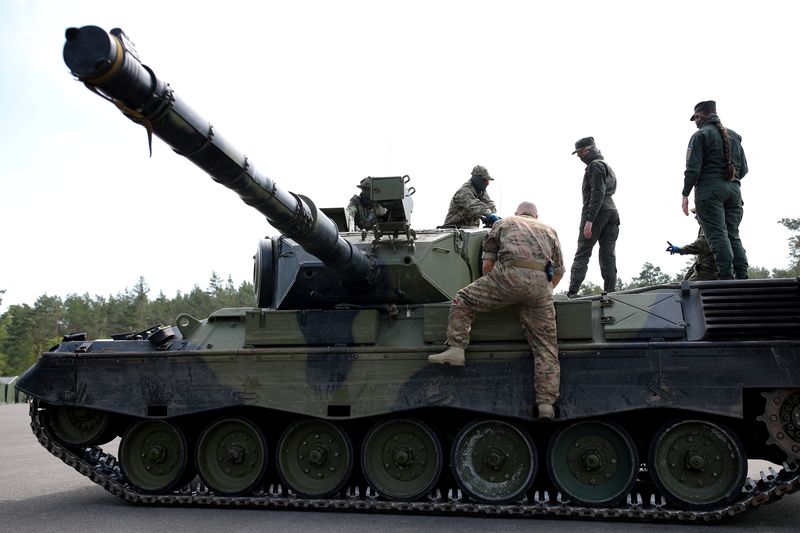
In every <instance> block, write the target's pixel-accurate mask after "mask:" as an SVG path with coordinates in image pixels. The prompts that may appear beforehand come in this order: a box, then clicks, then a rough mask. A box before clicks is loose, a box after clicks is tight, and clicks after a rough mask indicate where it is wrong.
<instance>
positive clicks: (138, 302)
mask: <svg viewBox="0 0 800 533" xmlns="http://www.w3.org/2000/svg"><path fill="white" fill-rule="evenodd" d="M778 223H779V224H782V225H783V226H784V227H785V228H786V229H788V230H789V231H790V232H792V235H791V236H790V237H789V261H790V264H789V266H788V268H773V269H772V270H768V269H767V268H763V267H750V271H749V276H750V277H751V278H768V277H772V278H793V277H798V276H800V218H795V219H789V218H784V219H781V220H779V221H778ZM691 263H692V261H691V260H689V261H688V262H687V264H686V266H685V268H684V269H683V271H682V272H679V273H677V274H675V275H669V274H667V273H665V272H663V271H662V269H661V267H658V266H655V265H653V264H652V263H645V264H644V265H642V269H641V271H640V272H639V275H638V276H635V277H633V278H632V279H631V280H630V281H629V282H628V283H625V282H623V281H622V280H621V279H620V280H617V289H618V290H622V289H633V288H638V287H649V286H652V285H660V284H664V283H672V282H676V281H680V280H681V279H682V278H683V274H684V273H685V272H686V270H687V269H688V268H689V266H690V264H691ZM601 290H602V288H601V287H599V286H598V285H595V284H593V283H590V282H586V283H584V285H583V287H582V291H581V294H582V295H589V294H599V293H600V292H601ZM149 292H150V288H149V287H148V286H147V282H146V281H145V280H144V278H143V277H140V278H139V279H138V280H137V281H136V283H135V284H134V286H133V288H131V289H125V290H124V291H122V292H120V293H119V294H117V295H116V296H108V297H103V296H94V297H92V296H90V295H89V294H82V295H79V294H69V295H67V296H66V297H65V298H61V297H60V296H48V295H46V294H44V295H42V296H39V298H37V299H36V301H35V302H34V304H33V305H32V306H30V305H28V304H20V305H11V306H9V308H8V310H7V311H6V312H5V313H3V314H2V315H0V375H3V376H7V375H12V376H13V375H16V374H20V373H22V372H23V371H25V369H27V368H28V367H29V366H31V365H32V364H33V363H34V361H36V358H37V357H38V356H39V354H41V353H43V352H46V351H47V350H48V349H49V348H51V347H52V346H54V345H55V344H57V343H58V342H60V341H61V338H62V337H63V336H64V335H66V334H69V333H77V332H85V333H86V334H87V335H88V338H90V339H98V338H108V337H109V336H110V335H112V334H117V333H127V332H135V331H144V330H145V329H147V328H149V327H151V326H154V325H156V324H165V325H166V324H172V323H173V321H174V320H175V317H177V316H178V315H179V314H181V313H188V314H190V315H192V316H195V317H197V318H205V317H207V316H208V315H209V314H211V313H212V312H213V311H216V310H217V309H221V308H223V307H252V306H253V305H254V302H255V297H254V293H253V285H252V284H251V283H249V282H242V283H241V284H240V285H239V286H238V287H236V286H235V285H234V283H233V280H232V279H231V277H230V276H228V279H227V280H223V279H222V278H220V277H219V276H218V275H217V274H216V273H214V272H212V273H211V278H210V279H209V282H208V286H207V288H206V289H201V288H200V287H199V286H197V285H195V286H194V288H193V289H192V290H191V291H190V292H189V293H187V294H182V293H181V292H178V293H177V294H176V295H175V297H174V298H167V297H166V296H165V295H164V293H163V292H162V293H160V294H159V295H158V296H157V297H155V298H154V299H151V298H150V297H149ZM4 293H5V290H3V289H0V303H2V296H3V294H4Z"/></svg>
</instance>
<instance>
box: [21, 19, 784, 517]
mask: <svg viewBox="0 0 800 533" xmlns="http://www.w3.org/2000/svg"><path fill="white" fill-rule="evenodd" d="M66 39H67V40H66V44H65V47H64V59H65V62H66V64H67V66H68V67H69V69H70V71H71V72H72V73H73V75H74V76H75V77H76V78H77V79H78V80H79V81H81V82H83V83H84V84H86V85H87V87H89V88H90V89H91V90H92V91H93V92H95V93H98V94H99V95H101V96H102V97H103V98H104V99H106V100H109V101H111V102H112V103H114V104H115V105H116V106H117V107H118V108H119V109H120V110H121V111H122V112H123V114H125V115H126V116H127V117H128V118H130V119H132V120H133V121H134V122H136V123H138V124H141V125H144V126H145V127H146V129H147V131H148V132H151V133H152V134H153V135H155V136H156V137H158V138H160V139H162V140H163V141H164V142H166V143H167V144H168V145H169V146H170V147H171V148H172V149H173V150H174V151H175V152H177V153H178V154H179V155H182V156H184V157H186V158H187V159H189V160H190V161H192V162H193V163H195V164H196V165H198V166H199V167H201V168H202V169H203V170H205V171H206V172H207V173H208V174H209V175H210V176H211V178H212V179H213V180H215V181H217V182H218V183H220V184H221V185H223V186H225V187H227V188H229V189H231V190H233V191H235V192H236V193H237V194H238V195H239V196H240V197H241V198H242V200H243V201H244V203H246V204H248V205H250V206H251V207H253V208H254V209H257V210H258V211H259V212H260V213H262V214H263V215H264V216H265V217H266V218H267V221H268V222H269V223H270V224H271V225H272V226H273V227H274V228H276V229H277V230H278V231H279V232H280V235H277V236H275V237H272V238H270V239H264V240H262V241H261V242H260V243H259V245H258V247H257V253H256V256H255V268H254V281H255V286H256V293H257V294H256V299H255V304H256V305H255V306H254V307H253V308H233V309H221V310H219V311H217V312H214V313H212V314H211V315H210V316H209V317H207V318H205V319H202V320H200V319H197V318H195V317H192V316H190V315H189V314H182V315H180V316H178V317H177V319H176V323H175V325H172V326H163V325H155V326H153V327H152V328H150V329H148V330H146V331H142V332H137V333H123V334H120V335H118V336H115V337H113V338H112V339H97V340H90V339H87V338H86V336H85V335H82V334H75V335H70V336H67V337H65V338H64V339H63V341H62V342H61V343H59V344H58V345H57V346H55V347H53V348H52V349H51V350H50V351H48V352H47V353H44V354H42V356H41V357H40V358H39V360H38V361H37V362H36V363H35V365H34V366H33V367H31V368H30V369H29V370H28V371H27V372H26V373H25V374H24V375H23V376H22V377H21V378H20V379H19V382H18V385H17V387H18V388H19V390H21V391H22V392H24V393H25V394H27V395H28V396H29V397H31V398H32V403H31V419H32V428H33V431H34V433H35V435H36V436H37V438H38V440H39V442H40V443H41V444H42V445H43V446H44V447H45V448H46V449H47V450H48V451H50V452H51V453H52V454H54V455H55V456H57V457H59V458H61V459H62V460H63V461H64V462H65V463H66V464H68V465H70V466H72V467H73V468H75V469H76V470H77V471H78V472H80V473H82V474H83V475H85V476H88V477H89V478H90V479H92V480H93V481H95V482H96V483H98V484H99V485H101V486H102V487H104V488H105V489H106V490H108V491H109V492H111V493H112V494H115V495H118V496H121V497H123V498H124V499H125V500H127V501H132V502H140V503H152V504H159V505H187V504H190V505H201V506H203V505H216V506H221V505H225V506H237V507H270V508H294V509H305V508H312V509H327V510H359V511H360V510H363V511H391V512H408V513H451V514H490V515H514V516H547V515H552V516H571V517H573V518H579V519H584V520H585V519H591V518H616V519H631V520H695V521H712V520H720V519H723V518H729V517H732V516H735V515H738V514H741V513H743V512H746V511H749V510H752V509H755V508H757V507H758V506H760V505H762V504H764V503H768V502H772V501H774V500H776V499H778V498H780V497H781V496H783V495H785V494H788V493H790V492H793V491H795V490H797V488H798V487H799V486H800V475H799V474H798V470H797V466H796V462H797V460H798V459H800V280H798V279H765V280H740V281H714V282H695V283H689V282H683V283H681V284H670V285H660V286H654V287H648V288H645V289H639V290H632V291H621V292H616V293H609V294H602V295H599V296H594V297H585V298H578V299H574V300H567V299H559V298H558V297H557V298H556V311H557V331H558V339H559V354H560V360H561V365H562V370H561V380H562V381H561V397H560V399H559V401H558V403H557V406H556V407H557V420H556V421H555V422H543V421H538V420H536V419H535V418H534V416H533V415H534V408H535V407H534V403H533V398H534V394H533V392H534V391H533V384H532V374H533V362H532V357H531V353H530V348H529V346H528V344H527V342H526V341H525V337H524V335H523V332H522V330H521V326H520V323H519V320H518V317H517V315H516V310H515V309H514V308H513V307H512V308H507V309H503V310H499V311H496V312H492V313H485V314H479V315H478V317H477V320H476V321H475V324H474V326H473V329H472V336H471V344H470V345H469V347H468V350H467V364H466V366H464V367H450V366H440V365H430V364H428V363H427V356H428V355H430V354H433V353H437V352H440V351H441V350H443V349H444V347H443V343H444V341H445V338H446V335H445V330H446V324H447V317H448V310H449V301H450V300H451V299H452V298H453V296H454V295H455V293H456V291H457V290H458V289H460V288H461V287H463V286H465V285H467V284H468V283H469V282H471V281H472V280H474V279H476V278H477V277H479V276H480V275H481V272H480V251H481V243H482V239H483V237H484V236H485V235H486V233H487V230H486V229H483V228H438V229H432V230H420V229H412V225H411V213H412V207H413V206H412V202H411V196H412V195H413V192H414V189H413V187H410V186H409V178H408V177H407V176H389V177H372V178H369V179H368V180H367V182H366V183H367V184H368V186H369V190H370V194H371V195H372V198H373V200H374V201H376V202H378V203H381V204H382V205H383V206H384V207H385V208H386V214H385V215H383V216H382V218H381V221H380V222H379V224H378V225H377V226H376V228H375V229H374V230H373V231H370V232H366V231H362V232H350V231H346V230H347V224H346V223H345V222H343V217H344V210H343V209H334V210H322V209H318V208H317V207H316V206H315V205H314V203H313V201H312V200H310V199H309V198H307V197H305V196H302V195H300V194H295V193H291V192H287V191H283V190H282V189H280V188H279V187H278V186H277V184H276V182H275V181H274V180H272V179H270V178H268V177H267V176H265V175H264V174H262V173H261V172H260V171H258V170H257V169H256V167H255V166H254V164H253V163H252V162H251V161H250V159H249V158H247V157H246V156H245V155H244V154H242V153H241V152H239V151H238V150H237V149H236V148H235V147H233V146H232V145H231V144H229V143H228V142H227V141H226V140H225V139H224V137H223V136H222V135H221V134H220V133H219V132H218V131H217V130H216V129H215V128H214V127H213V126H212V125H211V124H210V123H209V122H208V121H206V120H205V119H204V118H202V117H201V116H200V115H199V114H198V113H196V112H195V111H193V110H192V108H190V107H189V106H188V105H187V104H186V103H185V102H183V101H182V100H181V99H180V98H179V97H178V96H177V95H176V94H175V92H174V91H173V90H172V89H171V88H170V86H169V85H168V84H166V83H165V82H163V81H162V80H161V79H160V78H159V77H157V76H156V74H155V72H154V70H153V69H151V68H149V67H146V66H144V65H143V64H142V62H141V61H140V60H139V58H138V56H137V54H136V51H135V50H134V48H133V46H132V44H131V43H130V41H129V39H128V38H127V37H126V35H125V34H124V32H122V31H121V30H119V29H115V30H112V31H111V32H110V33H108V32H106V31H105V30H103V29H101V28H98V27H95V26H86V27H82V28H80V29H77V28H70V29H68V30H67V32H66ZM335 220H339V223H337V222H335ZM340 228H341V229H342V230H344V231H339V229H340ZM209 246H213V243H209ZM116 437H121V440H120V441H119V451H118V457H114V456H112V455H110V454H109V453H107V452H104V451H103V449H102V446H103V445H104V444H105V443H107V442H109V441H111V440H113V439H114V438H116ZM751 459H760V460H767V461H770V462H772V463H775V466H773V467H771V468H770V469H768V470H766V471H764V472H762V474H761V476H760V478H759V479H755V480H753V479H750V478H748V477H747V472H748V460H751Z"/></svg>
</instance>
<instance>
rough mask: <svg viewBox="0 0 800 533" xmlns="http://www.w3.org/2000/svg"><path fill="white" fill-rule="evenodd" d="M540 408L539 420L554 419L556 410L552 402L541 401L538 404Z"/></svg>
mask: <svg viewBox="0 0 800 533" xmlns="http://www.w3.org/2000/svg"><path fill="white" fill-rule="evenodd" d="M538 408H539V420H554V419H555V417H556V411H555V409H553V404H552V403H540V404H539V405H538Z"/></svg>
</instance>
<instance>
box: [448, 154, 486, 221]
mask: <svg viewBox="0 0 800 533" xmlns="http://www.w3.org/2000/svg"><path fill="white" fill-rule="evenodd" d="M493 180H494V178H493V177H491V176H490V175H489V171H488V170H486V168H485V167H482V166H481V165H476V166H475V168H473V169H472V176H471V177H470V179H469V180H468V181H467V182H466V183H464V185H462V186H461V188H460V189H458V190H457V191H456V193H455V194H454V195H453V199H452V200H450V209H448V210H447V216H446V217H445V219H444V225H445V226H480V223H481V220H483V221H485V222H486V223H487V224H489V225H491V224H493V223H495V222H496V221H498V220H500V217H498V216H497V213H495V211H496V210H497V208H496V207H495V206H494V202H493V201H492V199H491V198H489V193H487V192H486V187H488V186H489V182H490V181H493Z"/></svg>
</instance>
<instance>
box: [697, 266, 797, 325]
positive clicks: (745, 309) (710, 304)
mask: <svg viewBox="0 0 800 533" xmlns="http://www.w3.org/2000/svg"><path fill="white" fill-rule="evenodd" d="M702 285H703V286H702V287H701V288H700V297H701V301H702V304H703V312H704V314H705V321H706V338H720V337H725V338H730V337H735V338H740V339H741V338H745V339H763V338H776V337H778V338H787V339H797V338H800V282H799V281H798V280H797V279H785V280H782V279H769V280H766V279H765V280H748V281H742V282H738V283H737V282H722V283H713V284H711V283H708V284H706V283H704V284H702Z"/></svg>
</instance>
